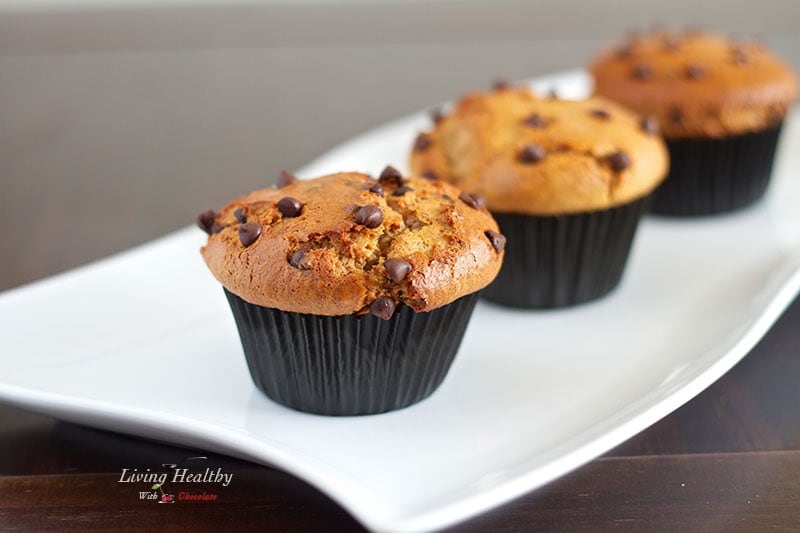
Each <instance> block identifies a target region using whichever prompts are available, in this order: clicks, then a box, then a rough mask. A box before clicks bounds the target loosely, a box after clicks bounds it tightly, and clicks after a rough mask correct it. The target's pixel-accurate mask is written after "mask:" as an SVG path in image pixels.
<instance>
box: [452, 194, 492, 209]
mask: <svg viewBox="0 0 800 533" xmlns="http://www.w3.org/2000/svg"><path fill="white" fill-rule="evenodd" d="M458 199H459V200H461V201H462V202H464V203H465V204H467V205H468V206H470V207H471V208H473V209H480V208H481V207H483V206H484V205H486V201H485V200H484V199H483V196H481V195H479V194H474V193H473V194H470V193H466V192H462V193H461V194H459V195H458Z"/></svg>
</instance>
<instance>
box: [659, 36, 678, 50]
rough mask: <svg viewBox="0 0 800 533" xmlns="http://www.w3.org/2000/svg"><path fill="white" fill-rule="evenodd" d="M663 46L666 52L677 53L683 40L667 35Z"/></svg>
mask: <svg viewBox="0 0 800 533" xmlns="http://www.w3.org/2000/svg"><path fill="white" fill-rule="evenodd" d="M662 46H663V48H664V51H665V52H670V53H675V52H677V51H678V50H680V49H681V41H680V39H677V38H675V37H665V38H664V41H663V42H662Z"/></svg>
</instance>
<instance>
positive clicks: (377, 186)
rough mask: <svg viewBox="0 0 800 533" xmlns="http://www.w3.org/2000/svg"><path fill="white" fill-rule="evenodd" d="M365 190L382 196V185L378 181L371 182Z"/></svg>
mask: <svg viewBox="0 0 800 533" xmlns="http://www.w3.org/2000/svg"><path fill="white" fill-rule="evenodd" d="M367 190H368V191H369V192H374V193H375V194H379V195H381V196H383V187H381V184H380V183H375V184H373V185H372V186H371V187H368V188H367Z"/></svg>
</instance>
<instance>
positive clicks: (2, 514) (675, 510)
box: [0, 0, 800, 531]
mask: <svg viewBox="0 0 800 533" xmlns="http://www.w3.org/2000/svg"><path fill="white" fill-rule="evenodd" d="M681 1H682V5H684V6H689V5H692V6H694V5H695V4H697V3H696V2H691V1H689V0H686V1H684V0H681ZM277 4H280V5H278V6H277V7H271V8H263V9H261V10H254V9H238V10H228V11H225V12H217V11H202V10H200V11H192V12H182V11H179V10H177V11H176V10H173V11H170V12H166V13H165V12H158V13H143V12H131V13H125V12H123V13H114V14H102V13H101V14H98V15H89V14H85V13H84V14H81V13H77V14H67V15H63V16H47V15H24V14H23V15H13V16H0V124H2V127H0V141H1V142H0V227H2V228H3V230H2V231H0V290H4V289H8V288H11V287H14V286H18V285H20V284H23V283H25V282H28V281H31V280H34V279H37V278H40V277H44V276H48V275H51V274H54V273H56V272H59V271H61V270H64V269H66V268H70V267H73V266H77V265H80V264H82V263H85V262H87V261H90V260H93V259H97V258H100V257H102V256H104V255H108V254H110V253H113V252H116V251H120V250H123V249H126V248H128V247H130V246H132V245H134V244H138V243H141V242H144V241H146V240H148V239H151V238H153V237H156V236H158V235H161V234H164V233H166V232H168V231H170V230H172V229H176V228H178V227H180V226H182V225H185V224H187V223H188V222H189V221H190V220H192V218H193V216H194V213H196V212H197V211H200V210H202V209H206V208H208V207H213V206H216V205H220V204H221V203H223V202H224V201H225V200H227V199H229V198H231V197H233V196H234V195H238V194H241V193H243V192H246V191H248V190H251V189H253V188H256V187H259V186H265V185H267V184H269V183H270V182H271V181H272V180H274V177H275V176H276V175H277V172H278V171H279V170H280V169H281V168H296V167H297V166H299V165H301V164H303V163H305V162H307V161H308V160H309V159H310V158H312V157H313V156H315V155H317V154H318V153H319V152H320V151H321V150H323V149H325V148H328V147H330V146H332V145H333V144H335V143H336V142H337V141H339V140H341V139H344V138H346V137H348V136H349V135H352V134H354V133H357V132H359V131H361V130H363V129H365V128H366V127H368V126H371V125H374V124H378V123H380V122H382V121H384V120H386V119H389V118H393V117H395V116H398V115H400V114H402V113H405V112H408V111H410V110H415V109H419V108H423V107H424V106H426V105H428V104H430V103H432V102H436V101H440V100H442V99H445V98H449V97H451V96H453V95H454V94H459V93H460V92H462V91H463V90H464V89H465V88H469V87H476V86H481V85H483V84H485V83H486V82H487V80H490V79H492V77H494V76H497V75H504V76H508V77H510V78H512V79H513V78H517V77H523V76H532V75H536V74H538V73H542V72H547V71H552V70H557V69H562V68H572V67H574V66H578V65H580V64H581V63H582V62H583V61H585V60H586V58H588V57H589V56H590V54H591V53H592V51H593V50H594V49H595V48H596V47H597V46H598V45H599V44H600V43H603V42H605V41H606V40H607V39H609V38H612V37H613V36H616V35H621V34H623V33H624V30H625V29H627V28H630V27H637V26H638V27H642V26H644V25H645V24H648V23H649V22H652V21H653V20H665V21H667V22H672V23H675V24H681V23H688V21H685V22H682V21H684V18H685V17H686V15H685V14H684V13H682V10H681V9H680V8H676V7H674V5H673V4H672V3H656V4H652V5H651V4H649V3H648V4H647V6H645V4H643V3H641V4H640V3H638V2H633V1H628V2H626V3H625V5H626V6H627V7H626V11H624V15H625V16H624V17H623V16H619V17H608V16H603V14H604V11H603V10H604V9H606V6H605V4H603V3H594V2H586V4H585V10H586V13H582V16H580V17H574V16H567V15H569V13H568V12H567V11H568V10H569V6H570V5H571V4H570V3H563V4H564V6H566V7H561V8H559V7H558V6H559V5H560V4H561V3H558V2H553V3H552V9H550V10H548V11H542V10H541V9H540V6H539V3H524V2H505V3H502V6H501V7H497V8H493V9H492V10H489V9H485V10H484V11H483V14H482V15H481V17H476V16H475V13H474V12H473V11H472V9H473V8H472V7H470V6H472V5H473V4H475V2H468V3H464V4H463V5H462V4H460V3H455V2H453V3H450V2H447V3H445V2H441V3H436V4H435V5H434V6H431V7H430V8H429V7H426V8H425V10H426V16H425V17H420V16H418V15H414V14H413V13H411V14H409V13H408V12H406V11H403V9H402V8H401V7H398V6H396V5H394V4H391V5H390V3H389V2H385V3H384V2H382V3H376V4H374V5H372V6H371V7H368V8H367V7H364V6H356V7H354V6H352V5H350V3H346V4H343V7H336V6H334V5H333V3H331V5H330V6H327V7H324V10H325V14H324V16H320V13H319V9H322V8H318V7H315V8H314V11H313V12H312V10H311V9H310V8H302V7H297V8H294V7H289V6H288V3H276V5H277ZM284 4H286V5H284ZM302 4H305V3H302ZM488 4H489V3H488V2H484V3H483V4H481V5H484V6H486V5H488ZM568 4H569V5H568ZM741 4H742V5H741V6H739V7H741V8H742V9H739V10H736V9H727V4H726V8H720V7H719V6H717V7H716V8H715V7H713V6H712V5H711V4H709V5H706V3H700V4H697V6H696V7H697V11H696V12H694V11H695V8H694V7H692V11H693V13H692V16H693V21H692V22H694V23H700V24H703V23H704V24H707V25H712V26H713V25H716V26H717V27H719V25H722V26H723V27H724V28H727V29H730V30H732V31H738V32H751V33H752V32H758V33H764V34H767V35H768V36H770V37H771V38H770V42H771V43H773V44H775V46H777V47H778V48H779V49H780V50H781V51H783V52H784V53H785V54H787V55H788V56H789V57H790V59H791V60H792V61H793V63H794V64H795V65H800V56H799V55H798V54H797V50H798V47H797V43H798V42H800V41H798V35H800V32H798V31H797V17H796V16H791V13H792V10H796V2H791V1H786V2H778V1H773V0H769V1H767V4H769V6H771V7H768V8H764V7H762V3H752V5H750V6H749V7H747V10H749V11H747V10H744V9H745V8H744V7H743V6H744V4H745V3H741ZM475 5H477V4H475ZM601 5H602V7H601ZM737 5H738V4H737ZM348 6H349V7H348ZM559 9H563V10H567V11H560V10H559ZM653 9H655V10H656V11H658V13H656V14H653V13H652V12H651V11H652V10H653ZM737 9H738V8H737ZM348 10H349V11H348ZM459 10H460V11H459ZM743 10H744V11H743ZM795 15H796V12H795ZM654 17H655V18H654ZM599 18H602V22H603V23H602V24H597V23H595V21H596V20H597V19H599ZM329 20H334V23H333V24H328V23H327V21H329ZM454 20H459V21H460V22H461V23H460V24H456V23H455V22H453V21H454ZM478 20H480V21H481V22H482V23H483V25H480V24H478V23H477V22H476V21H478ZM570 20H574V21H575V24H576V26H574V27H572V28H567V29H565V28H563V27H560V26H559V24H563V23H564V21H570ZM507 21H512V22H514V21H524V24H516V23H515V24H508V23H507ZM417 22H420V23H421V24H416V23H417ZM306 23H308V24H310V25H306ZM465 24H466V25H467V26H465ZM464 27H467V28H468V31H466V32H465V31H463V28H464ZM362 28H373V29H375V28H377V29H379V30H380V31H372V32H369V31H368V32H362V31H361V30H362ZM303 31H306V33H302V32H303ZM409 31H411V32H412V33H411V34H409ZM481 32H483V33H481ZM309 34H313V38H311V39H309ZM465 35H468V36H469V39H465V38H464V36H465ZM358 39H362V40H363V41H364V42H361V41H358ZM481 39H483V41H481ZM406 40H409V41H410V42H411V43H412V44H408V43H407V42H406ZM364 43H366V44H364ZM372 45H375V48H374V49H373V48H371V46H372ZM465 64H469V65H470V68H450V67H451V66H452V65H465ZM309 65H310V66H309ZM305 66H308V68H305ZM301 67H303V68H301ZM312 67H313V68H312ZM411 71H413V72H415V78H414V80H413V81H414V83H409V78H408V72H411ZM320 80H324V83H319V81H320ZM354 80H357V83H354ZM401 89H402V90H401ZM386 95H392V98H391V99H387V97H386ZM0 334H2V325H1V324H0ZM197 455H205V456H208V458H207V460H206V462H207V464H208V465H209V466H213V467H221V468H223V469H224V470H225V471H230V472H234V473H235V474H236V476H235V482H234V483H232V484H231V485H230V486H229V487H227V488H224V489H220V490H218V491H217V492H218V493H219V498H218V500H217V501H214V502H181V504H180V505H153V504H152V503H150V502H143V501H140V500H139V499H138V498H137V496H136V491H135V490H133V489H132V488H130V487H129V486H127V485H125V484H123V483H117V480H118V479H119V478H120V473H121V470H122V469H123V468H129V469H132V468H139V469H146V468H151V467H153V466H154V465H156V466H157V465H161V464H164V463H177V462H180V461H181V460H184V459H186V458H187V457H191V456H197ZM226 526H227V527H231V528H233V529H236V530H239V529H246V528H249V529H258V530H262V529H271V530H279V531H284V530H299V529H302V530H324V531H330V530H351V529H352V530H357V529H361V527H360V526H359V524H358V523H356V522H355V521H354V520H353V519H352V518H351V517H350V516H349V515H348V514H347V513H346V512H345V511H343V510H342V509H341V508H340V507H338V506H337V505H336V504H335V503H333V502H332V501H331V500H330V499H329V498H327V497H326V496H325V495H323V494H321V493H320V492H319V491H317V490H315V489H314V488H313V487H311V486H309V485H307V484H306V483H304V482H302V481H299V480H297V479H295V478H294V477H292V476H290V475H287V474H285V473H283V472H280V471H277V470H274V469H271V468H267V467H264V466H260V465H256V464H251V463H248V462H244V461H239V460H235V459H231V458H228V457H223V456H219V455H215V454H208V453H205V452H203V451H202V450H188V449H183V448H178V447H174V446H170V445H166V444H161V443H155V442H150V441H146V440H141V439H137V438H133V437H129V436H124V435H118V434H114V433H109V432H105V431H99V430H94V429H88V428H85V427H80V426H76V425H72V424H68V423H64V422H59V421H57V420H54V419H51V418H48V417H44V416H39V415H36V414H31V413H27V412H24V411H22V410H19V409H16V408H13V407H10V406H7V405H2V404H0V530H2V529H6V528H8V529H16V528H20V529H29V530H30V529H32V530H53V529H64V528H68V529H73V530H86V529H106V530H111V529H113V530H120V529H132V528H148V529H155V528H159V529H193V530H194V529H204V528H207V529H219V528H221V527H226ZM454 529H459V530H487V529H505V530H529V529H544V530H564V529H570V530H590V531H594V530H598V529H602V530H610V529H624V530H643V531H652V530H673V531H675V530H677V531H681V530H687V529H690V530H703V531H750V530H752V531H764V530H772V529H777V530H800V300H796V301H795V302H794V303H793V305H792V306H791V307H790V308H789V309H788V310H787V311H786V313H785V314H784V315H783V317H782V318H781V319H780V320H779V321H778V323H777V324H776V325H775V326H774V327H773V328H772V330H771V331H770V332H769V334H768V335H767V336H766V337H765V338H764V339H763V340H762V341H761V342H760V343H759V344H758V346H757V347H756V348H755V349H754V350H753V351H752V352H751V353H750V354H749V355H748V356H747V357H746V358H745V359H744V360H742V361H741V362H740V363H739V364H738V365H737V366H736V367H735V368H734V369H733V370H732V371H730V372H729V373H728V374H727V375H725V376H724V377H723V378H721V379H720V380H719V381H718V382H717V383H715V384H714V385H713V386H712V387H710V388H709V389H707V390H706V391H705V392H703V393H702V394H701V395H699V396H698V397H697V398H695V399H693V400H692V401H691V402H689V403H688V404H687V405H685V406H684V407H682V408H680V409H679V410H678V411H676V412H674V413H673V414H671V415H669V416H668V417H667V418H665V419H664V420H662V421H660V422H659V423H657V424H656V425H654V426H653V427H651V428H649V429H648V430H646V431H644V432H643V433H641V434H640V435H638V436H636V437H634V438H633V439H631V440H630V441H628V442H626V443H625V444H623V445H622V446H620V447H618V448H617V449H615V450H613V451H611V452H610V453H608V454H606V455H605V456H603V457H601V458H598V459H596V460H594V461H592V462H591V463H589V464H587V465H585V466H584V467H582V468H580V469H578V470H576V471H574V472H573V473H571V474H569V475H567V476H565V477H563V478H561V479H559V480H557V481H554V482H553V483H551V484H549V485H547V486H545V487H543V488H541V489H540V490H537V491H535V492H532V493H530V494H527V495H525V496H523V497H521V498H519V499H517V500H515V501H513V502H511V503H509V504H507V505H504V506H502V507H500V508H498V509H496V510H493V511H491V512H489V513H487V514H485V515H483V516H480V517H478V518H475V519H473V520H471V521H469V522H467V523H464V524H461V525H460V526H458V527H456V528H454Z"/></svg>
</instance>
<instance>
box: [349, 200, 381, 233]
mask: <svg viewBox="0 0 800 533" xmlns="http://www.w3.org/2000/svg"><path fill="white" fill-rule="evenodd" d="M355 221H356V224H361V225H362V226H366V227H368V228H369V229H374V228H377V227H378V226H380V225H381V224H383V212H382V211H381V210H380V209H378V208H377V207H375V206H374V205H365V206H362V207H360V208H359V209H358V211H356V218H355Z"/></svg>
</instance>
